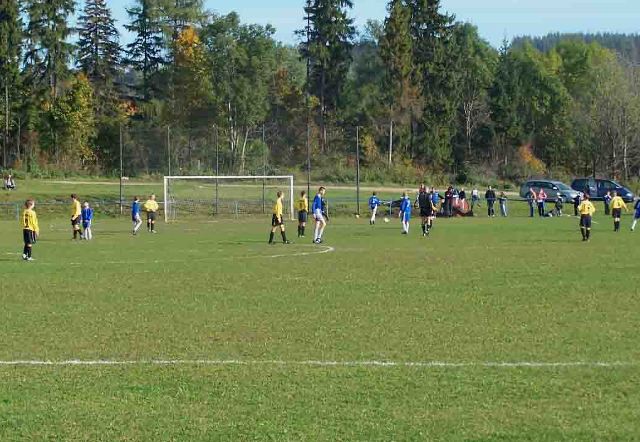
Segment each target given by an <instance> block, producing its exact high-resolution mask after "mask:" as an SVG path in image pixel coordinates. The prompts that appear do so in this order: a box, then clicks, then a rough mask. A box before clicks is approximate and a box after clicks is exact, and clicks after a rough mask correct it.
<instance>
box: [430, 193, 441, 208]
mask: <svg viewBox="0 0 640 442" xmlns="http://www.w3.org/2000/svg"><path fill="white" fill-rule="evenodd" d="M431 201H433V204H435V205H436V206H437V205H438V203H439V202H440V195H438V192H433V195H432V196H431Z"/></svg>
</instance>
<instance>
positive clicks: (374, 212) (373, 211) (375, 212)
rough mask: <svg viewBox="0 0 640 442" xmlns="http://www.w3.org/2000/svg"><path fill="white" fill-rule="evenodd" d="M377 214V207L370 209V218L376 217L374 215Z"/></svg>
mask: <svg viewBox="0 0 640 442" xmlns="http://www.w3.org/2000/svg"><path fill="white" fill-rule="evenodd" d="M377 213H378V206H374V207H373V208H372V209H371V215H372V216H376V214H377Z"/></svg>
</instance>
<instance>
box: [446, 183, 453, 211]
mask: <svg viewBox="0 0 640 442" xmlns="http://www.w3.org/2000/svg"><path fill="white" fill-rule="evenodd" d="M452 215H453V187H451V186H449V188H448V189H447V191H446V192H445V193H444V216H446V217H448V218H451V216H452Z"/></svg>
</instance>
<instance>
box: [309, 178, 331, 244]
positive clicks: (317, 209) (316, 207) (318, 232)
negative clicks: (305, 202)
mask: <svg viewBox="0 0 640 442" xmlns="http://www.w3.org/2000/svg"><path fill="white" fill-rule="evenodd" d="M325 193H326V189H325V188H324V187H320V189H318V193H317V194H316V196H315V198H313V204H312V205H311V212H312V213H313V219H314V220H315V221H316V229H315V232H314V235H313V242H314V243H315V244H320V243H322V235H323V234H324V229H325V227H327V220H326V219H325V214H324V213H323V209H324V208H323V200H324V194H325Z"/></svg>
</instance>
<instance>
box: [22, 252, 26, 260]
mask: <svg viewBox="0 0 640 442" xmlns="http://www.w3.org/2000/svg"><path fill="white" fill-rule="evenodd" d="M22 259H24V260H25V261H26V260H27V255H25V254H24V253H23V254H22Z"/></svg>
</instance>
